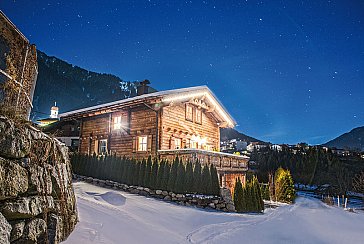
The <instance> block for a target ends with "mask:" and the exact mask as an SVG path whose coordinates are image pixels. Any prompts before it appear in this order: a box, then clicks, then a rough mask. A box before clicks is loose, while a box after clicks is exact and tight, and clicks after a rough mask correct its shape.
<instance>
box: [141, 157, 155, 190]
mask: <svg viewBox="0 0 364 244" xmlns="http://www.w3.org/2000/svg"><path fill="white" fill-rule="evenodd" d="M152 165H153V162H152V157H151V156H149V157H148V159H147V165H146V169H145V174H144V183H143V185H142V186H144V187H150V181H151V175H152Z"/></svg>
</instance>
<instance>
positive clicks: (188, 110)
mask: <svg viewBox="0 0 364 244" xmlns="http://www.w3.org/2000/svg"><path fill="white" fill-rule="evenodd" d="M186 120H189V121H193V106H192V105H189V104H186Z"/></svg>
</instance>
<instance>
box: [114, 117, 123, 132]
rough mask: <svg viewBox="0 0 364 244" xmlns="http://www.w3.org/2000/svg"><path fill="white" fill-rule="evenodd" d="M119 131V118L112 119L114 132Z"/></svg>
mask: <svg viewBox="0 0 364 244" xmlns="http://www.w3.org/2000/svg"><path fill="white" fill-rule="evenodd" d="M120 129H121V116H117V117H114V130H120Z"/></svg>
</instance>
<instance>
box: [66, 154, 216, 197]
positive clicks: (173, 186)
mask: <svg viewBox="0 0 364 244" xmlns="http://www.w3.org/2000/svg"><path fill="white" fill-rule="evenodd" d="M71 164H72V169H73V172H74V173H75V174H79V175H84V176H90V177H94V178H97V179H101V180H112V181H115V182H119V183H123V184H127V185H137V186H142V187H148V188H151V189H155V190H167V191H172V192H175V193H195V194H204V195H216V196H219V195H220V185H219V179H218V175H217V170H216V168H215V167H214V166H213V165H210V166H202V165H201V164H200V163H199V162H198V161H196V162H190V161H189V162H182V160H180V159H179V158H178V157H176V158H175V160H174V161H173V162H168V161H166V160H158V159H154V160H153V159H152V158H151V157H148V159H147V160H145V159H143V160H135V159H129V158H125V157H118V156H115V155H111V156H102V157H97V156H96V155H93V156H88V155H82V154H74V155H72V157H71Z"/></svg>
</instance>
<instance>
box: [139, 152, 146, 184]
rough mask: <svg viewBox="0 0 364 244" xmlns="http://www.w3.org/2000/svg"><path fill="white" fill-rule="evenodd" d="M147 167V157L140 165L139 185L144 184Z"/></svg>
mask: <svg viewBox="0 0 364 244" xmlns="http://www.w3.org/2000/svg"><path fill="white" fill-rule="evenodd" d="M146 169H147V162H146V161H145V159H142V162H141V163H140V165H139V172H138V173H139V176H138V185H139V186H144V183H145V172H146Z"/></svg>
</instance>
